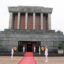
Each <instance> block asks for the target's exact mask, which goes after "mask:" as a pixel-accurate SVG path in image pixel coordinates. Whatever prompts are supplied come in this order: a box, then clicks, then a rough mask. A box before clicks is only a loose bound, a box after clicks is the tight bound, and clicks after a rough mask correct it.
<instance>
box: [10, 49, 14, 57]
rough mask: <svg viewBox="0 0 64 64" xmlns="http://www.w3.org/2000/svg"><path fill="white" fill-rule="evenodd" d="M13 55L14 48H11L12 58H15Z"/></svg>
mask: <svg viewBox="0 0 64 64" xmlns="http://www.w3.org/2000/svg"><path fill="white" fill-rule="evenodd" d="M13 55H14V50H13V48H12V49H11V58H13Z"/></svg>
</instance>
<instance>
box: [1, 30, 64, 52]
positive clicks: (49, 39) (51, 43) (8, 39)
mask: <svg viewBox="0 0 64 64" xmlns="http://www.w3.org/2000/svg"><path fill="white" fill-rule="evenodd" d="M19 41H39V42H40V43H41V44H40V46H45V45H48V48H49V52H51V53H52V52H57V50H58V43H59V42H64V35H63V33H62V32H55V31H54V30H47V31H44V30H37V31H36V30H13V29H11V30H9V29H6V30H5V31H0V51H10V50H11V48H12V47H13V46H18V42H19Z"/></svg>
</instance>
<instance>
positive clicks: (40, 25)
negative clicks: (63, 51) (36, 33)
mask: <svg viewBox="0 0 64 64" xmlns="http://www.w3.org/2000/svg"><path fill="white" fill-rule="evenodd" d="M40 26H41V30H43V13H41V25H40Z"/></svg>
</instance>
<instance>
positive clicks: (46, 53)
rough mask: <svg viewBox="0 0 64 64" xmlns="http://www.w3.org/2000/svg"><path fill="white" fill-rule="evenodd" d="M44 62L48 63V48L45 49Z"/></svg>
mask: <svg viewBox="0 0 64 64" xmlns="http://www.w3.org/2000/svg"><path fill="white" fill-rule="evenodd" d="M45 62H48V48H45Z"/></svg>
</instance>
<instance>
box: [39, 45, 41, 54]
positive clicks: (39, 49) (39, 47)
mask: <svg viewBox="0 0 64 64" xmlns="http://www.w3.org/2000/svg"><path fill="white" fill-rule="evenodd" d="M40 51H41V50H40V46H39V55H40V54H41V53H40Z"/></svg>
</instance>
